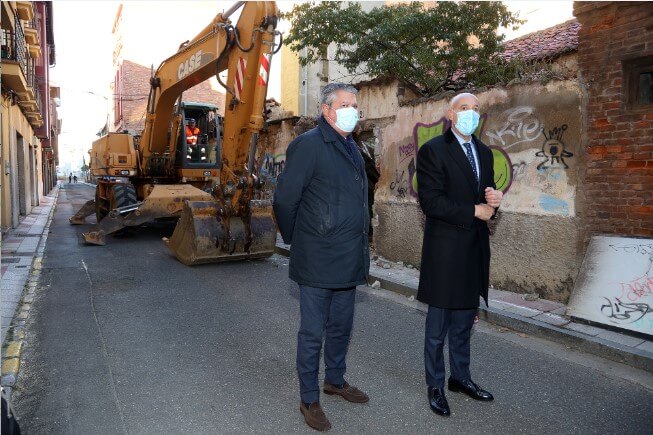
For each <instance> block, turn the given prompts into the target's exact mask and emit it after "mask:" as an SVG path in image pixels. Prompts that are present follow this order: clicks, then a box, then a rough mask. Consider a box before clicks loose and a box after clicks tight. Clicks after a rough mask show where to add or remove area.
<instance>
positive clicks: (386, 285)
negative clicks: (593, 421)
mask: <svg viewBox="0 0 653 435" xmlns="http://www.w3.org/2000/svg"><path fill="white" fill-rule="evenodd" d="M274 251H275V253H277V254H279V255H283V256H286V257H289V256H290V250H289V249H288V248H286V247H284V246H279V245H276V246H275V249H274ZM369 281H379V283H380V284H381V288H383V289H385V290H389V291H392V292H394V293H398V294H400V295H402V296H406V297H413V298H414V297H416V296H417V289H415V288H413V287H411V286H408V285H405V284H400V283H397V282H394V281H392V280H389V279H387V278H385V277H382V276H378V275H376V274H374V272H371V271H370V274H369ZM490 302H492V301H490ZM479 317H480V318H481V319H483V320H484V321H486V322H488V323H491V324H493V325H497V326H500V327H504V328H508V329H511V330H514V331H516V332H522V333H526V334H530V335H533V336H536V337H539V338H544V339H547V340H551V341H554V342H557V343H560V344H563V345H565V346H567V347H570V348H572V349H576V350H578V351H581V352H585V353H589V354H592V355H596V356H599V357H601V358H605V359H608V360H610V361H615V362H618V363H622V364H626V365H629V366H632V367H635V368H638V369H641V370H645V371H647V372H649V373H653V353H651V352H647V351H644V350H641V349H636V348H633V347H628V346H624V345H622V344H620V343H616V342H613V341H610V340H606V339H603V338H600V337H593V336H591V335H586V334H583V333H581V332H577V331H573V330H570V329H566V328H561V327H558V326H555V325H552V324H549V323H545V322H542V321H539V320H536V319H531V318H528V317H525V316H521V315H519V314H515V313H511V312H508V311H504V310H498V309H496V308H492V307H486V306H484V305H483V304H481V305H480V306H479Z"/></svg>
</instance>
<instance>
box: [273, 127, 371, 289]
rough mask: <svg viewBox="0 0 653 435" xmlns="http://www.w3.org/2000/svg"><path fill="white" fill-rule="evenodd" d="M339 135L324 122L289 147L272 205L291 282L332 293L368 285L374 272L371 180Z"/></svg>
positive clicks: (296, 139)
mask: <svg viewBox="0 0 653 435" xmlns="http://www.w3.org/2000/svg"><path fill="white" fill-rule="evenodd" d="M337 134H338V133H337V132H336V131H335V130H334V129H333V128H332V127H331V126H330V125H329V124H328V123H327V122H326V121H325V120H324V119H323V118H320V119H319V120H318V126H317V127H316V128H314V129H312V130H310V131H307V132H306V133H304V134H302V135H300V136H298V137H297V138H295V139H294V140H293V141H292V142H291V143H290V145H288V149H287V150H286V164H285V167H284V170H283V173H282V174H281V176H280V177H279V179H278V182H277V187H276V190H275V192H274V203H273V207H274V214H275V217H276V221H277V226H278V227H279V232H280V233H281V237H283V240H284V242H286V243H289V244H291V248H290V273H289V275H290V279H292V280H293V281H296V282H297V283H299V284H303V285H308V286H311V287H320V288H329V289H338V288H349V287H354V286H356V285H359V284H365V283H366V282H367V275H368V272H369V268H370V254H369V240H368V231H369V223H370V219H369V213H368V207H367V177H366V176H365V175H364V174H361V172H359V171H358V170H357V169H356V166H355V164H354V162H353V160H352V158H351V157H350V156H349V155H348V153H347V150H346V148H345V145H344V144H343V143H341V142H340V139H339V138H338V136H337ZM356 152H357V153H358V150H356ZM355 157H356V158H358V159H360V162H359V163H360V164H361V165H362V164H363V160H362V158H361V157H360V154H358V155H357V156H355ZM361 175H362V176H361Z"/></svg>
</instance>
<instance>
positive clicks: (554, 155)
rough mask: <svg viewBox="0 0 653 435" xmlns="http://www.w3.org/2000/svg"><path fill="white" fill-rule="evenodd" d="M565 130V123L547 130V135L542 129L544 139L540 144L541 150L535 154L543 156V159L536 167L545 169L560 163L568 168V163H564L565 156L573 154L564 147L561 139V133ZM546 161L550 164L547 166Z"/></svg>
mask: <svg viewBox="0 0 653 435" xmlns="http://www.w3.org/2000/svg"><path fill="white" fill-rule="evenodd" d="M566 130H567V124H563V125H561V126H560V127H555V128H554V129H552V130H549V133H548V135H547V133H546V132H545V131H544V129H542V135H543V136H544V139H545V141H544V144H543V145H542V150H541V151H538V152H537V153H536V154H535V156H537V157H544V161H542V162H541V163H540V164H539V165H537V169H547V168H549V167H551V166H553V165H555V164H556V163H557V164H562V165H563V166H564V168H565V169H568V168H569V165H567V163H565V157H572V156H573V154H572V153H571V152H569V151H567V150H566V149H565V143H564V142H563V141H562V135H563V134H564V132H565V131H566ZM547 163H548V164H549V165H550V166H547Z"/></svg>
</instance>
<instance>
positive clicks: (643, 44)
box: [574, 2, 653, 242]
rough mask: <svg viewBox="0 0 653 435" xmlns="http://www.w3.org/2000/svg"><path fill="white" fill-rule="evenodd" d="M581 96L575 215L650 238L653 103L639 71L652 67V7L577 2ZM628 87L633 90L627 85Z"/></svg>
mask: <svg viewBox="0 0 653 435" xmlns="http://www.w3.org/2000/svg"><path fill="white" fill-rule="evenodd" d="M574 14H575V15H576V17H577V18H578V21H579V22H580V23H581V30H580V33H579V46H578V63H579V67H580V74H579V75H580V82H581V87H582V89H583V92H584V93H585V95H586V98H585V101H586V105H585V107H584V109H585V110H586V118H585V122H586V124H585V128H584V129H585V130H586V131H587V134H586V136H584V137H583V140H582V149H583V150H584V153H583V156H582V158H583V159H584V163H583V165H582V167H583V171H582V173H581V179H582V180H583V182H582V183H581V186H582V187H581V190H580V193H581V194H580V195H579V203H578V205H579V208H580V214H581V216H582V217H583V228H582V233H583V241H584V242H587V241H588V239H589V236H591V235H592V234H606V233H607V234H618V235H624V236H626V235H635V236H644V237H652V236H653V104H651V102H650V98H651V96H650V95H651V91H650V84H649V85H648V86H649V89H648V92H644V94H645V95H648V101H649V102H648V103H646V102H645V101H646V100H647V98H646V97H645V98H644V102H642V101H640V97H639V95H640V92H639V91H644V90H640V89H638V86H639V83H640V74H641V73H644V75H646V74H647V73H648V75H649V76H648V77H649V79H648V80H649V81H650V73H651V71H653V4H651V3H649V2H575V3H574ZM631 86H632V87H633V88H632V89H631Z"/></svg>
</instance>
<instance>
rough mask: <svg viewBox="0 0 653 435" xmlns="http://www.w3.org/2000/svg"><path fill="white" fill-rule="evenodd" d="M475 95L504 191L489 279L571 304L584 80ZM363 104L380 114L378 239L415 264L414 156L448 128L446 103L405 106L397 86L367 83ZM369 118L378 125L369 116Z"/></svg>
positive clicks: (418, 227) (418, 234)
mask: <svg viewBox="0 0 653 435" xmlns="http://www.w3.org/2000/svg"><path fill="white" fill-rule="evenodd" d="M388 87H389V88H391V86H390V85H388ZM374 95H378V99H377V98H373V96H374ZM478 97H479V99H480V102H481V107H482V110H481V111H482V117H481V125H480V126H479V129H478V130H477V134H478V135H479V136H480V138H481V140H483V141H484V142H485V143H486V144H487V145H488V146H490V147H491V148H492V151H493V154H494V158H495V166H494V171H495V181H496V183H497V188H500V189H502V190H503V191H504V192H505V194H506V195H505V199H504V203H503V206H502V208H501V210H502V213H501V217H500V218H499V219H498V221H497V222H495V223H493V225H494V228H493V232H494V235H493V237H492V249H493V251H492V265H491V283H492V284H493V285H494V286H495V287H498V288H501V289H505V290H512V291H516V292H535V291H537V292H538V293H540V295H541V296H542V297H545V298H548V299H554V300H560V301H566V300H567V298H568V296H569V293H570V291H571V288H572V286H573V280H574V278H575V276H576V274H577V271H578V267H579V262H580V259H581V255H579V246H580V245H579V243H578V222H577V217H576V185H577V180H578V154H579V145H580V137H581V93H580V89H579V87H578V84H577V82H576V81H556V82H552V83H549V84H547V85H545V86H544V85H539V84H533V85H516V86H511V87H509V88H508V89H498V88H497V89H492V90H489V91H486V92H483V93H480V94H478ZM395 98H396V97H395ZM382 99H383V100H382ZM360 102H362V103H363V104H359V106H360V107H361V108H362V109H363V110H365V111H366V113H368V114H370V115H374V114H378V115H377V116H379V117H380V119H383V120H384V123H383V125H382V126H379V127H376V129H375V136H376V138H377V140H378V145H377V147H378V149H377V156H378V157H377V163H378V165H379V169H380V173H381V178H380V180H379V183H378V184H377V188H376V193H375V206H374V210H375V217H374V220H373V223H374V225H375V234H374V245H375V247H376V250H377V252H378V253H379V254H380V255H382V256H384V257H386V258H388V259H391V260H395V261H400V260H401V261H404V262H408V263H411V264H414V265H416V266H417V265H419V262H420V252H421V243H422V231H423V217H422V214H421V210H420V209H419V205H418V204H417V189H418V186H417V183H416V177H415V157H416V154H417V151H418V149H419V147H420V146H421V145H422V144H424V143H425V142H426V141H427V140H428V139H430V138H432V137H434V136H437V135H439V134H441V133H442V131H444V130H446V129H447V128H448V127H449V124H448V121H447V120H446V118H445V115H446V109H447V101H446V100H444V99H442V100H431V101H424V102H422V103H419V104H413V105H399V104H393V97H392V92H391V89H386V90H385V91H381V90H378V89H377V90H374V91H373V92H372V91H366V90H365V89H363V90H361V95H360ZM381 108H384V109H387V110H382V109H381ZM390 116H391V118H389V117H390ZM366 118H367V119H366V123H368V124H373V119H370V118H371V116H369V115H368V116H367V117H366Z"/></svg>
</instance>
